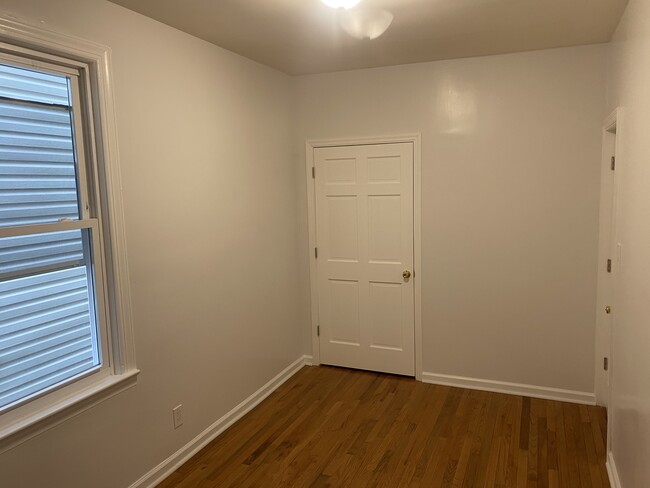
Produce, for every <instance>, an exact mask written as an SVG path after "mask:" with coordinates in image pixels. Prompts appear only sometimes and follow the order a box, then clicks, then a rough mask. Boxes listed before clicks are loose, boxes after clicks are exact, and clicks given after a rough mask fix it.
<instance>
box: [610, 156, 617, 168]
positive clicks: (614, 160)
mask: <svg viewBox="0 0 650 488" xmlns="http://www.w3.org/2000/svg"><path fill="white" fill-rule="evenodd" d="M610 167H611V168H612V171H614V170H615V169H616V156H612V164H611V166H610Z"/></svg>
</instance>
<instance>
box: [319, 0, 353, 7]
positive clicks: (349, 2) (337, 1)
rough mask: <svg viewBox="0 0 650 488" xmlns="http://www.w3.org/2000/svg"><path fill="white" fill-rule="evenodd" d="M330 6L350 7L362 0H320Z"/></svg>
mask: <svg viewBox="0 0 650 488" xmlns="http://www.w3.org/2000/svg"><path fill="white" fill-rule="evenodd" d="M320 1H321V2H323V3H324V4H325V5H327V6H328V7H332V8H344V9H349V8H352V7H354V6H355V5H357V4H358V3H359V2H360V1H361V0H320Z"/></svg>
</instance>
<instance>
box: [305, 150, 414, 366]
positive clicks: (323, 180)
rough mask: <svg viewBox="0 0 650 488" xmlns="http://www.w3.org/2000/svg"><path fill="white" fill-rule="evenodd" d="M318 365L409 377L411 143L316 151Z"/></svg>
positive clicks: (411, 343) (411, 346)
mask: <svg viewBox="0 0 650 488" xmlns="http://www.w3.org/2000/svg"><path fill="white" fill-rule="evenodd" d="M314 164H315V167H316V182H315V185H316V241H317V247H318V259H317V266H318V268H317V269H318V299H319V300H318V301H319V325H320V357H321V362H322V363H323V364H331V365H337V366H346V367H351V368H359V369H367V370H373V371H383V372H387V373H397V374H403V375H411V376H412V375H414V373H415V364H414V363H415V361H414V303H413V299H414V298H413V297H414V294H413V277H410V278H405V277H404V276H403V273H404V272H405V271H407V272H409V273H411V272H412V271H413V145H412V144H411V143H399V144H376V145H364V146H345V147H328V148H316V149H315V150H314Z"/></svg>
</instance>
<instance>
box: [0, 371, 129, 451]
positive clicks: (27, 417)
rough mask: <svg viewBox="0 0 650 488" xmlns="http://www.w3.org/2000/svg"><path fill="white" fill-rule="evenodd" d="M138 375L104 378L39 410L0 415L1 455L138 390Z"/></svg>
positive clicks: (27, 406)
mask: <svg viewBox="0 0 650 488" xmlns="http://www.w3.org/2000/svg"><path fill="white" fill-rule="evenodd" d="M139 373H140V370H138V369H132V370H130V371H127V372H125V373H123V374H121V375H108V376H104V377H103V378H101V379H99V380H97V381H95V382H93V383H91V384H89V385H87V386H84V387H83V388H81V389H76V390H74V391H73V392H72V393H70V394H68V395H66V396H65V397H63V398H59V399H56V400H53V401H51V402H48V404H47V406H45V407H43V408H40V409H38V410H35V409H31V411H28V410H27V409H28V408H29V407H30V405H29V404H28V405H25V408H26V410H25V411H22V409H21V410H20V411H19V412H20V415H18V414H19V412H18V411H16V412H7V413H5V414H2V415H0V454H2V453H3V452H5V451H8V450H10V449H13V448H14V447H16V446H18V445H20V444H22V443H23V442H25V441H27V440H29V439H31V438H32V437H34V436H37V435H38V434H41V433H42V432H45V431H46V430H49V429H51V428H52V427H54V426H56V425H58V424H60V423H61V422H64V421H65V420H67V419H69V418H71V417H74V416H75V415H78V414H80V413H81V412H84V411H86V410H88V409H89V408H91V407H93V406H95V405H97V404H99V403H101V402H103V401H105V400H108V399H109V398H111V397H113V396H114V395H117V394H118V393H121V392H123V391H125V390H127V389H129V388H131V387H132V386H135V384H136V383H137V377H138V374H139ZM46 398H47V397H46ZM5 422H7V423H5Z"/></svg>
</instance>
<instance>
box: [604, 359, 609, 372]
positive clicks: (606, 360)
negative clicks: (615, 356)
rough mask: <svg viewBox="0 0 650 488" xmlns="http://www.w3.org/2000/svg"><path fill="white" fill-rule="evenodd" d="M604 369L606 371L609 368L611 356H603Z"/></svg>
mask: <svg viewBox="0 0 650 488" xmlns="http://www.w3.org/2000/svg"><path fill="white" fill-rule="evenodd" d="M603 369H604V370H605V371H608V370H609V358H603Z"/></svg>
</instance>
